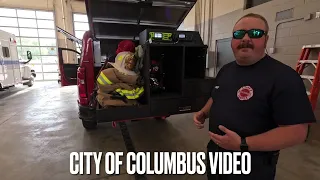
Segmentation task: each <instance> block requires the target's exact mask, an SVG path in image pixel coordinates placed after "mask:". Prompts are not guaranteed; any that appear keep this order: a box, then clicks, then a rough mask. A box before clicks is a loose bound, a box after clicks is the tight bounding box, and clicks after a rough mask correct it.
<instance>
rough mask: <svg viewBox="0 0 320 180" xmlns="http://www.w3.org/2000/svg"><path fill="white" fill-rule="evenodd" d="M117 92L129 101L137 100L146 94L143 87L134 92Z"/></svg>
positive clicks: (123, 90)
mask: <svg viewBox="0 0 320 180" xmlns="http://www.w3.org/2000/svg"><path fill="white" fill-rule="evenodd" d="M116 92H118V93H119V94H120V95H122V96H126V97H127V98H128V99H137V98H138V97H140V95H141V94H142V93H143V92H144V88H143V87H141V88H136V89H133V90H125V89H116Z"/></svg>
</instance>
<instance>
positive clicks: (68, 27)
mask: <svg viewBox="0 0 320 180" xmlns="http://www.w3.org/2000/svg"><path fill="white" fill-rule="evenodd" d="M54 12H55V19H56V26H58V27H60V28H62V29H64V30H65V31H67V32H69V33H71V34H74V28H73V16H72V8H71V1H70V0H54ZM57 42H58V46H59V47H62V48H69V49H74V50H75V49H76V46H75V45H74V43H72V42H71V41H70V40H68V39H67V38H66V36H64V35H63V34H61V33H59V32H57ZM63 60H64V63H67V64H74V63H76V56H75V54H74V53H73V52H68V53H63Z"/></svg>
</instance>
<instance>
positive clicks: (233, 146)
mask: <svg viewBox="0 0 320 180" xmlns="http://www.w3.org/2000/svg"><path fill="white" fill-rule="evenodd" d="M219 129H220V130H221V131H223V132H224V133H226V134H225V135H223V136H220V135H218V134H214V133H212V132H209V135H210V138H211V139H212V141H213V142H215V143H216V144H217V145H218V146H220V147H221V148H223V149H226V150H232V151H239V150H240V144H241V137H240V136H239V135H238V134H237V133H235V132H233V131H231V130H229V129H227V128H225V127H224V126H219Z"/></svg>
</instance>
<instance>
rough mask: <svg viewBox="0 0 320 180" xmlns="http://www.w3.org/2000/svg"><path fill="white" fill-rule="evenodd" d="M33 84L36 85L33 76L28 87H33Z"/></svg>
mask: <svg viewBox="0 0 320 180" xmlns="http://www.w3.org/2000/svg"><path fill="white" fill-rule="evenodd" d="M33 84H34V77H33V76H31V77H30V79H29V82H28V84H27V85H28V86H29V87H32V86H33Z"/></svg>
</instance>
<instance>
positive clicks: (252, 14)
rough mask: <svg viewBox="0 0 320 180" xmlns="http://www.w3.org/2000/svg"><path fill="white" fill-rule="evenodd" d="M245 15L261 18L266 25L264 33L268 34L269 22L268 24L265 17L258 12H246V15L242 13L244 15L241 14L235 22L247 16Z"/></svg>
mask: <svg viewBox="0 0 320 180" xmlns="http://www.w3.org/2000/svg"><path fill="white" fill-rule="evenodd" d="M247 17H252V18H257V19H261V20H262V21H263V22H264V24H265V26H266V34H268V32H269V24H268V21H267V20H266V18H265V17H263V16H261V15H260V14H255V13H249V14H247V15H244V16H242V17H241V18H240V19H239V20H238V21H237V22H236V24H237V23H238V22H239V21H240V20H241V19H243V18H247Z"/></svg>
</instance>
